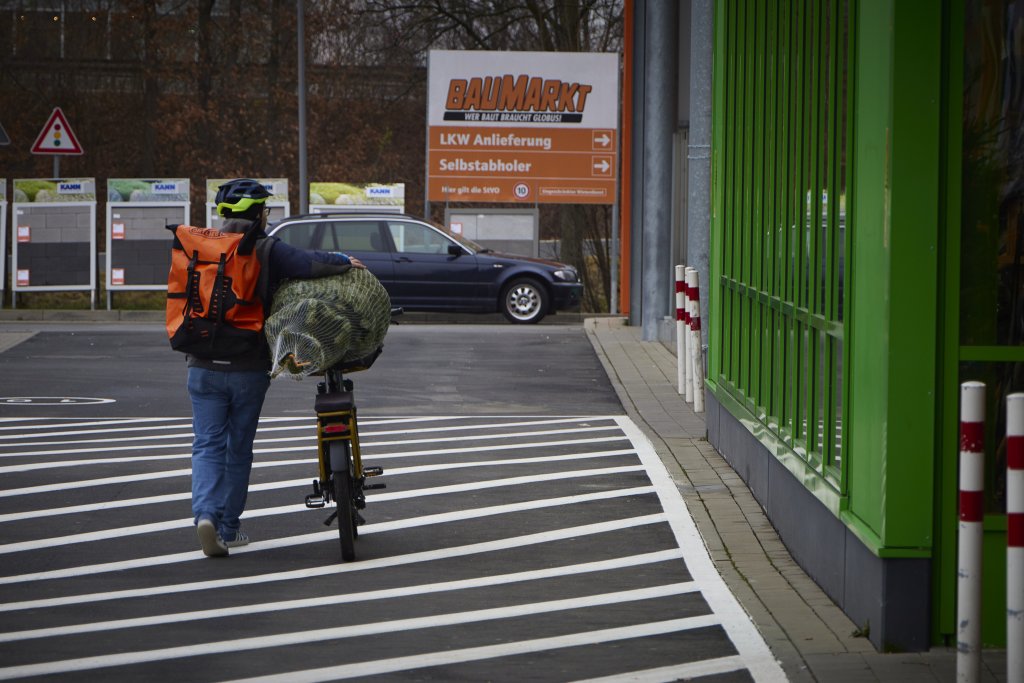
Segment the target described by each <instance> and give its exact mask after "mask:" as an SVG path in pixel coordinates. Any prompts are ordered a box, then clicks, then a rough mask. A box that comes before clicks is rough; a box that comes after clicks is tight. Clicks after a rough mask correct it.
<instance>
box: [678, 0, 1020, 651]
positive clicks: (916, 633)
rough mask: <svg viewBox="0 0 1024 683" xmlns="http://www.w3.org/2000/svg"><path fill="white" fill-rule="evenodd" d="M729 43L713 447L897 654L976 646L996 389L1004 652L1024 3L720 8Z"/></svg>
mask: <svg viewBox="0 0 1024 683" xmlns="http://www.w3.org/2000/svg"><path fill="white" fill-rule="evenodd" d="M694 4H697V3H696V2H695V3H694ZM713 35H714V47H713V51H714V52H713V76H712V92H713V94H712V130H713V133H712V155H711V169H712V171H711V182H710V188H709V191H710V195H711V216H710V221H709V223H710V224H709V226H708V231H709V236H710V253H709V256H708V267H707V270H708V284H707V286H706V296H707V300H706V302H705V303H706V306H707V308H706V313H705V315H706V319H705V323H706V326H707V329H706V335H707V339H706V341H707V345H708V353H707V385H706V393H707V397H708V401H707V404H708V415H707V425H708V437H709V440H710V441H711V443H712V444H713V445H714V446H715V447H716V448H717V449H718V450H719V451H720V452H721V453H722V454H723V455H724V456H725V457H726V458H727V459H728V460H729V462H730V463H731V464H732V465H733V467H734V468H735V469H736V471H737V472H738V473H739V474H740V475H741V476H742V477H743V478H744V479H745V481H746V482H747V483H748V485H749V486H750V488H751V490H752V491H753V493H754V495H755V496H756V497H757V499H758V500H759V501H760V502H761V504H762V506H763V507H764V508H765V510H766V511H767V513H768V516H769V518H770V519H771V520H772V523H773V525H774V526H775V527H776V528H777V529H778V531H779V533H780V536H781V537H782V539H783V541H784V542H785V543H786V545H787V547H788V548H789V550H790V551H791V553H792V554H793V556H794V558H795V559H796V560H797V561H798V562H799V563H800V564H801V566H803V568H804V569H805V570H806V571H807V572H808V574H809V575H810V576H812V577H813V578H814V579H815V581H816V582H817V583H818V584H820V585H821V586H822V588H823V589H824V590H825V591H826V593H827V594H828V595H829V596H830V597H831V598H832V599H833V600H834V601H835V602H836V603H837V604H838V605H839V606H841V607H842V608H843V609H844V611H845V612H846V613H847V614H848V615H849V616H850V618H851V619H852V620H853V621H854V622H855V623H856V624H857V626H858V627H860V628H861V629H862V630H863V631H864V632H865V633H867V635H868V637H869V638H870V640H871V642H872V643H873V644H874V645H875V647H876V648H878V649H880V650H887V651H889V650H895V651H905V650H923V649H927V648H928V647H930V646H932V645H938V644H954V643H955V640H956V638H955V636H956V580H957V561H956V543H957V521H958V517H957V515H958V511H957V489H958V483H957V463H958V450H959V447H958V438H959V437H958V419H959V418H958V411H959V406H958V400H959V384H960V383H961V382H962V381H966V380H980V381H983V382H985V383H986V386H987V402H986V415H987V420H986V425H987V433H986V447H987V454H986V468H987V469H986V481H985V555H984V560H983V567H984V569H983V572H984V579H983V597H984V604H983V628H982V637H983V641H984V642H985V643H986V644H987V645H995V646H998V645H1001V644H1004V643H1005V615H1006V611H1005V579H1006V564H1005V545H1006V515H1005V511H1006V500H1005V495H1006V481H1005V467H1006V452H1005V436H1004V435H1005V405H1006V402H1005V398H1006V396H1007V395H1008V394H1009V393H1011V392H1013V391H1021V390H1024V376H1022V369H1024V365H1022V361H1024V346H1022V344H1021V342H1022V336H1024V296H1022V295H1024V210H1022V209H1024V201H1022V200H1024V120H1022V119H1024V101H1022V98H1024V41H1022V40H1021V36H1022V35H1024V7H1022V6H1021V3H1019V2H1016V3H1015V2H1011V1H1010V0H949V1H948V2H943V3H934V2H898V1H897V0H775V1H772V2H763V3H762V2H757V3H751V2H744V1H743V0H719V1H717V2H715V3H714V33H713ZM681 43H682V44H683V45H686V44H689V43H690V40H689V39H687V40H684V41H681ZM691 189H692V188H691ZM699 227H700V226H694V225H691V226H689V228H688V229H689V231H691V232H692V231H694V230H697V229H699Z"/></svg>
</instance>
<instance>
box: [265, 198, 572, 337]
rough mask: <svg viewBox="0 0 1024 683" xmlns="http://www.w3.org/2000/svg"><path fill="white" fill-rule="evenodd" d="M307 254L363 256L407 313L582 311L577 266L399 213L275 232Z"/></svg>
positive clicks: (304, 222) (537, 315) (284, 225)
mask: <svg viewBox="0 0 1024 683" xmlns="http://www.w3.org/2000/svg"><path fill="white" fill-rule="evenodd" d="M268 232H269V233H270V234H271V235H274V236H276V237H278V238H280V239H281V240H283V241H285V242H287V243H288V244H291V245H294V246H296V247H302V248H303V249H319V250H322V251H341V252H344V253H346V254H351V255H352V256H355V257H356V258H358V259H359V260H360V261H362V262H363V263H364V264H366V267H367V268H369V269H370V272H372V273H373V274H374V275H376V276H377V279H378V280H380V281H381V284H383V285H384V287H385V288H386V289H387V290H388V294H389V295H390V296H391V304H392V305H393V306H401V307H402V308H404V309H405V310H407V311H464V312H476V313H493V312H495V311H501V312H502V313H503V314H504V315H505V317H506V318H507V319H508V320H509V321H510V322H513V323H536V322H539V321H540V319H541V318H543V317H544V316H545V315H547V314H549V313H552V314H553V313H555V312H556V311H561V310H578V309H579V305H580V298H581V296H582V294H583V285H582V284H581V283H580V280H579V275H578V274H577V273H576V269H575V268H573V267H572V266H569V265H566V264H564V263H558V262H556V261H547V260H544V259H538V258H530V257H527V256H515V255H511V254H499V253H496V252H493V251H491V250H490V249H487V248H485V247H482V246H480V245H479V244H476V243H475V242H472V241H470V240H468V239H465V238H463V237H462V236H460V235H454V234H452V233H449V232H447V231H446V230H444V229H443V228H441V227H439V226H437V225H434V224H433V223H430V222H428V221H425V220H422V219H419V218H414V217H412V216H408V215H405V214H397V213H349V212H345V213H316V214H305V215H301V216H289V217H288V218H285V219H283V220H281V221H279V222H278V223H276V224H275V225H273V226H272V227H271V228H270V230H269V231H268Z"/></svg>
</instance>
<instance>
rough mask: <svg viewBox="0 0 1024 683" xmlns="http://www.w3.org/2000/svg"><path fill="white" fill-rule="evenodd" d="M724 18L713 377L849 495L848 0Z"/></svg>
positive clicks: (741, 8) (764, 6) (736, 9)
mask: <svg viewBox="0 0 1024 683" xmlns="http://www.w3.org/2000/svg"><path fill="white" fill-rule="evenodd" d="M716 13H717V16H716V55H715V57H716V60H715V69H716V71H718V70H721V71H718V73H716V76H715V89H716V90H715V106H716V108H717V112H719V113H718V114H717V115H716V117H715V132H714V136H715V140H714V142H715V149H716V156H715V168H714V176H715V178H714V190H713V192H714V197H713V202H714V204H713V210H714V217H713V225H712V264H711V271H712V272H711V284H712V289H713V290H714V291H713V292H712V306H713V308H712V320H711V323H712V326H713V327H712V329H711V331H710V334H711V335H712V339H711V340H710V341H711V343H710V345H709V379H710V380H711V383H712V385H713V388H714V390H715V391H716V393H717V394H719V395H721V394H723V392H724V394H725V395H726V396H724V397H728V398H731V399H732V400H733V401H734V402H735V403H738V404H739V406H740V407H742V408H743V409H745V412H747V413H749V415H752V416H753V417H754V419H756V420H757V421H758V422H759V423H761V424H762V425H763V428H764V429H766V430H767V432H768V433H769V434H770V435H771V436H772V437H774V439H775V440H777V441H778V442H781V443H782V444H785V446H786V447H787V448H788V449H789V450H790V451H791V452H793V453H795V454H796V455H797V456H799V457H800V458H801V459H803V460H804V461H805V462H806V463H807V464H808V465H809V466H810V467H812V468H813V469H814V470H815V471H817V472H818V473H819V474H820V475H821V476H822V478H823V480H825V481H827V482H829V485H830V486H831V487H832V488H834V489H835V490H837V491H841V490H842V482H843V457H842V456H843V439H842V426H843V405H844V400H843V397H844V387H845V384H846V383H845V382H844V367H846V366H847V365H848V364H847V363H844V355H843V354H844V346H843V338H844V326H843V308H844V306H843V299H844V292H845V291H846V289H847V288H845V287H844V282H843V280H844V261H845V259H844V255H845V254H846V253H847V240H849V239H850V238H851V235H850V234H848V233H849V231H848V230H847V229H846V226H847V225H848V224H849V221H848V216H847V211H846V206H847V201H846V200H847V177H848V173H847V158H848V150H850V149H851V148H852V144H851V143H852V141H851V135H850V133H849V130H850V127H849V125H848V121H849V120H850V118H851V117H850V116H849V115H848V112H849V109H850V95H849V90H848V87H847V84H848V83H850V84H852V83H853V74H852V73H851V64H852V60H851V44H852V42H853V41H852V36H851V34H852V28H853V27H852V22H851V19H850V15H851V12H850V7H849V2H848V0H777V1H770V2H769V1H765V2H749V1H747V0H725V1H723V2H719V3H716Z"/></svg>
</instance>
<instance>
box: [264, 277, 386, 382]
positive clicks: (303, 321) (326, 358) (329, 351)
mask: <svg viewBox="0 0 1024 683" xmlns="http://www.w3.org/2000/svg"><path fill="white" fill-rule="evenodd" d="M390 323H391V299H390V297H388V293H387V290H385V289H384V286H383V285H382V284H381V283H380V281H379V280H377V278H376V277H374V276H373V274H372V273H370V271H368V270H363V269H358V268H352V269H350V270H348V271H347V272H345V273H343V274H341V275H333V276H330V277H323V278H316V279H312V280H290V281H288V282H286V283H284V284H283V285H281V287H280V288H279V289H278V290H277V293H276V294H275V295H274V305H273V308H272V309H271V312H270V315H269V316H268V317H267V320H266V323H265V325H264V333H265V334H266V335H267V341H268V342H269V343H270V351H271V354H272V355H273V358H274V369H273V371H272V373H271V374H272V376H274V377H277V376H278V375H280V374H282V373H285V374H287V375H290V376H292V377H296V378H301V377H303V376H305V375H318V374H322V373H323V372H324V370H326V369H328V368H331V367H333V366H335V365H338V364H341V363H346V362H350V361H355V360H358V359H361V358H366V357H369V356H372V355H373V354H374V353H375V352H376V351H377V349H379V348H380V346H381V344H382V343H383V342H384V335H385V334H387V331H388V325H390Z"/></svg>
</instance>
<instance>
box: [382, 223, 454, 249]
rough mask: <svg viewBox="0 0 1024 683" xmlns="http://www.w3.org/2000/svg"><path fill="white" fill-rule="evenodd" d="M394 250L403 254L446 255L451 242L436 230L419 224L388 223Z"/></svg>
mask: <svg viewBox="0 0 1024 683" xmlns="http://www.w3.org/2000/svg"><path fill="white" fill-rule="evenodd" d="M388 230H389V231H390V232H391V239H393V240H394V241H395V250H396V251H398V252H400V253H405V254H447V253H448V245H450V244H453V242H452V241H451V240H450V239H448V238H447V237H445V236H444V235H442V234H441V233H440V232H438V231H437V230H432V229H431V228H428V227H427V226H425V225H420V224H419V223H406V222H404V221H388Z"/></svg>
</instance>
